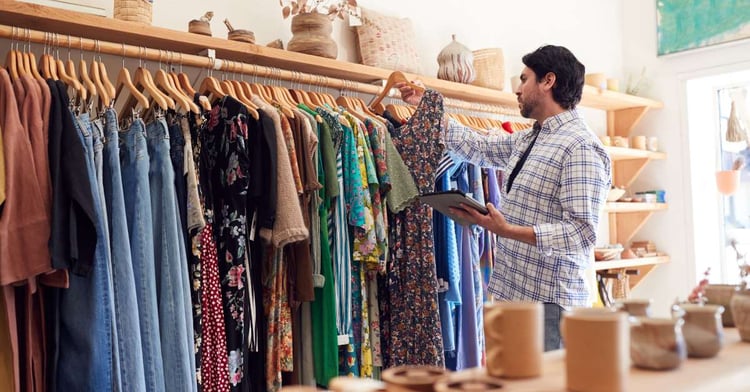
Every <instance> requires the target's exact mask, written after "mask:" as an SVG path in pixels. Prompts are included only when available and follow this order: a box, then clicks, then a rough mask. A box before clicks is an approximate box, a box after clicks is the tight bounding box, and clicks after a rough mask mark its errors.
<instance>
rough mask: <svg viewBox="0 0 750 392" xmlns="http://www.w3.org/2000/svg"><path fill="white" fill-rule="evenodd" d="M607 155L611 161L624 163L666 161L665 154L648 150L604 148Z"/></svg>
mask: <svg viewBox="0 0 750 392" xmlns="http://www.w3.org/2000/svg"><path fill="white" fill-rule="evenodd" d="M604 149H606V150H607V153H609V157H610V158H611V159H612V160H613V161H624V160H631V159H649V160H664V159H667V154H666V153H663V152H658V151H657V152H653V151H648V150H639V149H636V148H625V147H604Z"/></svg>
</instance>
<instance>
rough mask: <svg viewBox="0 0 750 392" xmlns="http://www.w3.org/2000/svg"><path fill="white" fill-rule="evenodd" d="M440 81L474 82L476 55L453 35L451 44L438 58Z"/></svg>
mask: <svg viewBox="0 0 750 392" xmlns="http://www.w3.org/2000/svg"><path fill="white" fill-rule="evenodd" d="M437 62H438V66H439V68H438V73H437V77H438V79H443V80H449V81H451V82H458V83H465V84H470V83H471V82H473V81H474V78H475V77H476V74H475V73H474V53H472V51H471V50H469V48H467V47H466V46H464V45H463V44H461V43H460V42H458V41H456V35H455V34H453V36H452V40H451V43H449V44H448V46H446V47H445V48H443V50H441V51H440V54H438V57H437Z"/></svg>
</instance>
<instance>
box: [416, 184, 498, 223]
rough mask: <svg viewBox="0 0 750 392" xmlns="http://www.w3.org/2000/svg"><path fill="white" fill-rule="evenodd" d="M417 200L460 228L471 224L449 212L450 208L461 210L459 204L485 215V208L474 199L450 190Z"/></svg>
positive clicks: (426, 195) (486, 212)
mask: <svg viewBox="0 0 750 392" xmlns="http://www.w3.org/2000/svg"><path fill="white" fill-rule="evenodd" d="M419 200H421V201H422V202H423V203H426V204H429V205H430V206H432V208H434V209H436V210H438V211H440V212H441V213H442V214H443V215H445V216H447V217H449V218H451V219H453V220H454V221H456V223H458V224H460V225H462V226H468V225H470V224H471V222H468V221H465V220H463V219H461V218H459V217H458V216H456V215H455V214H453V213H452V212H451V211H450V207H455V208H463V207H462V206H461V204H462V203H463V204H465V205H467V206H469V207H470V208H474V209H475V210H477V211H479V212H480V213H482V214H484V215H487V214H488V213H489V211H487V207H485V206H484V205H482V203H480V202H478V201H476V200H475V199H473V198H471V197H469V196H467V195H466V194H465V193H463V192H461V191H459V190H450V191H444V192H433V193H425V194H423V195H421V196H419Z"/></svg>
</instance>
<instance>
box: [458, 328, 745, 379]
mask: <svg viewBox="0 0 750 392" xmlns="http://www.w3.org/2000/svg"><path fill="white" fill-rule="evenodd" d="M564 359H565V350H558V351H552V352H549V353H546V354H545V355H544V361H545V363H544V373H543V375H542V376H541V377H538V378H533V379H526V380H504V388H503V389H504V390H507V391H508V392H515V391H523V392H532V391H533V392H564V391H566V390H567V389H566V388H565V361H564ZM459 373H460V374H465V375H466V376H467V377H471V375H473V374H485V370H484V369H483V368H477V369H470V370H465V371H462V372H459ZM628 391H637V392H647V391H656V392H672V391H680V392H699V391H700V392H735V391H736V392H740V391H744V392H747V391H750V343H748V342H742V341H740V337H739V332H738V331H737V329H736V328H725V329H724V348H723V349H722V350H721V352H719V355H717V356H716V357H714V358H710V359H693V358H688V360H687V361H685V362H684V363H683V364H682V366H681V367H680V368H678V369H675V370H671V371H650V370H643V369H638V368H635V367H631V368H630V379H629V380H628Z"/></svg>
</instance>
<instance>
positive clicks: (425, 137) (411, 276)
mask: <svg viewBox="0 0 750 392" xmlns="http://www.w3.org/2000/svg"><path fill="white" fill-rule="evenodd" d="M443 115H444V109H443V97H442V96H441V95H440V94H439V93H438V92H436V91H434V90H427V91H426V92H425V94H424V97H423V98H422V101H421V102H420V104H419V107H417V110H416V112H415V113H414V115H413V116H412V117H411V118H410V119H409V121H408V123H407V124H406V125H404V126H403V127H400V128H398V129H396V131H395V133H394V134H393V135H392V136H393V142H394V144H395V146H396V148H397V149H398V151H399V153H400V155H401V157H402V158H403V160H404V163H405V164H406V165H407V166H408V168H409V171H410V172H411V174H412V176H413V177H414V181H415V183H416V185H417V188H418V189H419V192H420V193H426V192H431V191H432V190H433V189H434V187H435V172H436V169H437V165H438V163H439V162H440V159H441V157H442V155H443V150H444V148H443V146H442V145H441V144H440V142H439V140H440V132H441V130H442V128H443V123H444V120H443ZM389 223H390V225H389V236H390V250H391V260H390V261H389V263H388V271H387V292H388V296H387V297H388V300H389V301H390V304H389V306H388V312H387V317H389V320H388V333H387V334H384V335H383V336H382V337H381V338H383V339H388V340H389V341H388V342H386V344H384V346H385V347H387V348H388V351H389V352H388V353H383V355H384V358H383V360H384V361H385V363H384V366H388V367H390V366H398V365H435V366H443V364H444V356H443V342H442V337H441V327H440V317H439V312H438V302H437V297H438V296H437V289H438V287H437V277H436V273H435V252H434V247H433V234H432V208H431V207H429V206H427V205H426V204H422V203H420V202H419V201H415V202H413V203H412V204H411V205H409V206H408V207H406V208H405V209H404V210H403V211H401V212H399V213H398V214H393V215H391V217H390V218H389ZM381 317H383V315H382V314H381ZM382 321H383V320H382V319H381V322H382Z"/></svg>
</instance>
